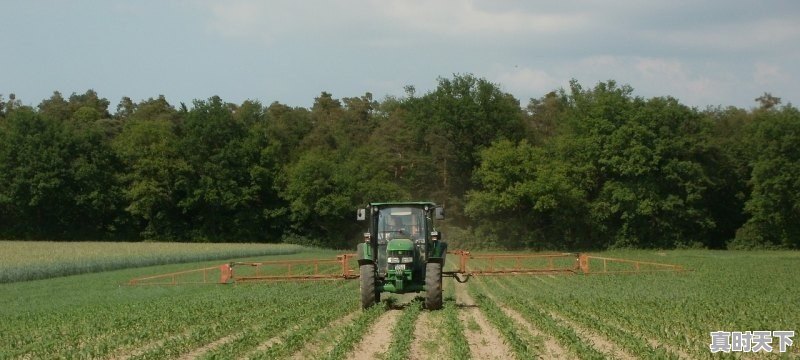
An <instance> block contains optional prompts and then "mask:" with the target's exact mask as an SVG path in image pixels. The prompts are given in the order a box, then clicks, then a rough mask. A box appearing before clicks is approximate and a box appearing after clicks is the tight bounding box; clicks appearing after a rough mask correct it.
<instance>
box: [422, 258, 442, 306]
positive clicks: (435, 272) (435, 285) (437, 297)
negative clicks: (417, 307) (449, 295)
mask: <svg viewBox="0 0 800 360" xmlns="http://www.w3.org/2000/svg"><path fill="white" fill-rule="evenodd" d="M425 307H426V308H427V309H428V310H439V309H441V308H442V264H439V263H433V262H431V263H428V264H427V265H426V266H425Z"/></svg>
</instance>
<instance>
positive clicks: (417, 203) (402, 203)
mask: <svg viewBox="0 0 800 360" xmlns="http://www.w3.org/2000/svg"><path fill="white" fill-rule="evenodd" d="M369 205H370V206H377V207H387V206H425V205H428V206H430V207H436V203H434V202H431V201H398V202H374V203H369Z"/></svg>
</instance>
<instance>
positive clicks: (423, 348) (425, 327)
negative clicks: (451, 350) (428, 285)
mask: <svg viewBox="0 0 800 360" xmlns="http://www.w3.org/2000/svg"><path fill="white" fill-rule="evenodd" d="M437 318H439V319H437ZM437 320H438V321H437ZM442 322H443V321H442V319H441V313H437V314H434V313H432V312H430V311H427V310H426V311H422V312H421V313H420V314H419V318H417V322H416V323H415V324H414V341H412V342H411V359H412V360H422V359H434V360H436V359H447V358H448V357H447V354H446V349H445V348H444V343H443V342H442V340H443V339H441V335H440V334H441V331H437V330H440V329H438V327H440V326H441V324H442Z"/></svg>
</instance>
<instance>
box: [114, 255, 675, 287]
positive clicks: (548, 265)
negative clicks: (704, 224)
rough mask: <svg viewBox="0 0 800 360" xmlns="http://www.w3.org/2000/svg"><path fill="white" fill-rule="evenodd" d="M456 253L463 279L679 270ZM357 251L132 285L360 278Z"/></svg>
mask: <svg viewBox="0 0 800 360" xmlns="http://www.w3.org/2000/svg"><path fill="white" fill-rule="evenodd" d="M448 254H450V255H452V256H455V257H456V259H455V260H456V261H457V263H456V267H455V269H454V270H450V271H443V272H442V275H443V276H450V277H455V278H456V279H457V280H459V281H461V282H463V281H466V279H468V278H469V277H471V276H498V275H540V274H582V275H593V274H625V273H644V272H659V271H668V272H680V271H685V269H684V268H683V267H681V266H680V265H673V264H663V263H655V262H649V261H639V260H628V259H620V258H610V257H603V256H595V255H590V254H580V253H544V254H510V253H505V254H504V253H489V254H480V253H476V254H473V253H471V252H469V251H466V250H456V251H450V252H448ZM356 257H357V254H342V255H338V256H337V257H336V258H335V259H300V260H271V261H261V262H231V263H226V264H221V265H218V266H212V267H206V268H201V269H195V270H187V271H179V272H173V273H167V274H160V275H153V276H146V277H139V278H135V279H131V280H130V281H129V282H128V284H129V285H177V284H231V283H244V282H256V281H268V282H274V281H307V280H347V279H357V278H358V277H359V273H358V271H357V270H358V263H357V262H356V260H357V259H356Z"/></svg>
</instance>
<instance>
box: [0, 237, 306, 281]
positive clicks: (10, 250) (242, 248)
mask: <svg viewBox="0 0 800 360" xmlns="http://www.w3.org/2000/svg"><path fill="white" fill-rule="evenodd" d="M302 249H303V248H301V247H300V246H296V245H289V244H268V245H265V244H213V243H157V242H131V243H126V242H54V241H35V242H33V241H0V250H2V251H0V283H5V282H15V281H25V280H35V279H46V278H51V277H57V276H66V275H74V274H83V273H92V272H101V271H109V270H117V269H124V268H131V267H141V266H148V265H164V264H176V263H185V262H196V261H203V260H225V259H232V258H241V257H247V256H263V255H286V254H296V253H299V252H300V251H301V250H302Z"/></svg>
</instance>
